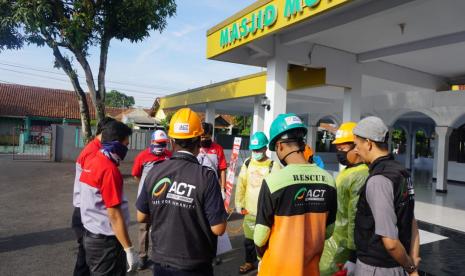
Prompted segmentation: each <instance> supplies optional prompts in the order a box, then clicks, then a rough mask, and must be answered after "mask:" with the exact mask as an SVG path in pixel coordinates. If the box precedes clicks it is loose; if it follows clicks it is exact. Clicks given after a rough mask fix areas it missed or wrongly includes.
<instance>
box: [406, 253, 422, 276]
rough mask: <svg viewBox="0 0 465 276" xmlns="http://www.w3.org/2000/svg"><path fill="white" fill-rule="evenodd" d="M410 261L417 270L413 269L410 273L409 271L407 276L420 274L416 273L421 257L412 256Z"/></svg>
mask: <svg viewBox="0 0 465 276" xmlns="http://www.w3.org/2000/svg"><path fill="white" fill-rule="evenodd" d="M412 261H413V263H414V264H415V267H416V268H417V270H415V271H414V272H412V273H409V274H408V275H409V276H420V274H418V266H419V265H420V261H421V258H420V257H413V258H412Z"/></svg>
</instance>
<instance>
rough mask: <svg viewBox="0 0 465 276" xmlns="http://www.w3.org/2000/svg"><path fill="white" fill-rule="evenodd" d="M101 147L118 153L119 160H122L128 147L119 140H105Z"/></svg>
mask: <svg viewBox="0 0 465 276" xmlns="http://www.w3.org/2000/svg"><path fill="white" fill-rule="evenodd" d="M102 147H103V149H104V150H105V151H107V152H110V153H114V154H116V155H118V157H119V158H120V159H121V160H124V158H125V157H126V154H127V153H128V147H126V146H125V145H123V144H122V143H121V142H119V141H111V142H105V143H103V144H102Z"/></svg>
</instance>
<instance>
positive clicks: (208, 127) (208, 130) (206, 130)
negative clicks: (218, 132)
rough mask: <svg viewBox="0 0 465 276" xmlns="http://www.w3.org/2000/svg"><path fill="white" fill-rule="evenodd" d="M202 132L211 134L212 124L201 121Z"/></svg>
mask: <svg viewBox="0 0 465 276" xmlns="http://www.w3.org/2000/svg"><path fill="white" fill-rule="evenodd" d="M202 128H203V133H204V134H206V135H212V134H213V125H212V124H210V123H207V122H203V123H202Z"/></svg>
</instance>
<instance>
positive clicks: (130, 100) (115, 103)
mask: <svg viewBox="0 0 465 276" xmlns="http://www.w3.org/2000/svg"><path fill="white" fill-rule="evenodd" d="M133 105H134V97H132V96H127V95H126V94H124V93H121V92H119V91H116V90H111V91H110V92H108V93H107V95H106V96H105V106H111V107H119V108H129V107H132V106H133Z"/></svg>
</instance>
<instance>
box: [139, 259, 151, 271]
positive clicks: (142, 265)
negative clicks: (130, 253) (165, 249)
mask: <svg viewBox="0 0 465 276" xmlns="http://www.w3.org/2000/svg"><path fill="white" fill-rule="evenodd" d="M148 266H149V262H148V261H147V258H142V259H140V263H139V266H138V267H137V270H144V269H147V267H148Z"/></svg>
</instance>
